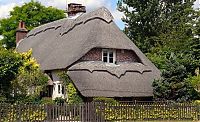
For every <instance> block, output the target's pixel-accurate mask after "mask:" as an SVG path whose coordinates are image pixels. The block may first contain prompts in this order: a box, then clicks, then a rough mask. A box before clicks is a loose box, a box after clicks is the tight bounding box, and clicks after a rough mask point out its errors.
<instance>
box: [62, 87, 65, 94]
mask: <svg viewBox="0 0 200 122" xmlns="http://www.w3.org/2000/svg"><path fill="white" fill-rule="evenodd" d="M64 89H65V88H64V86H62V94H64Z"/></svg>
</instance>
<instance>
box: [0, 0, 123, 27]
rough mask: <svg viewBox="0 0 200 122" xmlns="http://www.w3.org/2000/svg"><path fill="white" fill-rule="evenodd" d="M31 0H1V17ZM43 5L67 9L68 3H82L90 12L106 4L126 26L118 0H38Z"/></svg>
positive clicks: (121, 25)
mask: <svg viewBox="0 0 200 122" xmlns="http://www.w3.org/2000/svg"><path fill="white" fill-rule="evenodd" d="M29 1H31V0H0V19H1V18H5V17H9V11H11V10H13V7H14V6H22V5H23V4H24V3H25V2H29ZM37 1H39V2H40V3H41V4H42V5H45V6H53V7H56V8H59V9H63V10H65V9H66V3H68V4H69V3H81V4H83V5H84V6H86V11H87V12H90V11H93V10H95V9H97V8H99V7H102V6H105V7H106V8H108V9H109V10H110V12H111V13H112V15H113V17H114V21H115V23H116V24H117V25H118V27H119V28H120V29H123V28H124V23H123V22H122V21H121V18H122V16H123V13H121V12H119V11H118V10H117V1H118V0H37Z"/></svg>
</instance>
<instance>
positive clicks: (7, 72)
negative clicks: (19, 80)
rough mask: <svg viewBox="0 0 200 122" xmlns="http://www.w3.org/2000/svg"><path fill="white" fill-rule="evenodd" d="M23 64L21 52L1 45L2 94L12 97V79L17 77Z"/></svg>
mask: <svg viewBox="0 0 200 122" xmlns="http://www.w3.org/2000/svg"><path fill="white" fill-rule="evenodd" d="M22 65H23V63H22V60H21V56H20V54H19V53H16V52H14V51H13V50H7V49H5V48H2V47H0V87H1V88H0V89H1V90H0V96H4V97H6V98H8V97H10V93H11V91H12V89H11V81H12V80H14V79H15V78H16V76H17V74H18V72H19V68H20V67H21V66H22Z"/></svg>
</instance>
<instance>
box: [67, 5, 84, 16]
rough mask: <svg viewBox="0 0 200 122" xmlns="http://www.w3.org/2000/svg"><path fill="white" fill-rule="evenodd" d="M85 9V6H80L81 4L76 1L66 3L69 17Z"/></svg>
mask: <svg viewBox="0 0 200 122" xmlns="http://www.w3.org/2000/svg"><path fill="white" fill-rule="evenodd" d="M85 12H86V9H85V6H82V4H77V3H70V4H68V11H67V13H68V16H69V17H74V16H76V15H77V14H78V13H85Z"/></svg>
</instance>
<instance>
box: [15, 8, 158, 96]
mask: <svg viewBox="0 0 200 122" xmlns="http://www.w3.org/2000/svg"><path fill="white" fill-rule="evenodd" d="M30 48H32V49H33V57H34V58H36V59H37V61H38V63H39V64H40V65H41V69H42V70H54V69H66V68H67V69H69V76H70V77H71V78H72V80H73V81H74V83H75V85H76V87H77V88H78V90H79V91H80V92H81V94H83V95H84V96H107V97H113V96H119V97H120V96H152V87H151V83H152V81H153V79H155V78H158V77H159V75H160V71H159V70H158V69H157V68H156V67H155V66H154V64H152V63H151V62H150V61H149V60H148V59H147V57H146V56H145V55H144V54H143V53H142V52H141V51H140V50H139V49H138V48H137V47H136V46H135V44H134V43H132V41H131V40H130V39H129V38H128V37H127V36H126V35H125V34H124V33H123V32H122V31H121V30H120V29H119V28H118V27H117V25H116V24H115V23H114V22H113V17H112V15H111V14H110V12H109V11H108V10H107V9H106V8H104V7H102V8H100V9H98V10H96V11H93V12H90V13H87V14H82V15H81V16H79V17H78V18H77V19H75V20H70V19H67V18H65V19H62V20H58V21H54V22H52V23H48V24H45V25H43V26H40V27H37V28H35V29H34V30H32V31H30V32H29V33H28V35H27V37H26V38H25V39H23V40H22V41H21V42H20V43H19V45H18V47H17V49H18V51H19V52H24V51H27V50H29V49H30ZM93 48H113V49H127V50H132V51H134V52H135V54H136V55H137V56H138V57H139V59H140V60H141V63H135V64H134V63H131V64H120V65H119V66H114V67H113V66H105V63H103V62H95V63H91V62H87V63H75V62H77V61H78V60H79V59H80V58H81V57H82V56H84V55H85V54H86V53H87V52H89V51H90V50H91V49H93Z"/></svg>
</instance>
